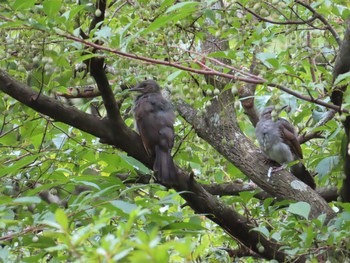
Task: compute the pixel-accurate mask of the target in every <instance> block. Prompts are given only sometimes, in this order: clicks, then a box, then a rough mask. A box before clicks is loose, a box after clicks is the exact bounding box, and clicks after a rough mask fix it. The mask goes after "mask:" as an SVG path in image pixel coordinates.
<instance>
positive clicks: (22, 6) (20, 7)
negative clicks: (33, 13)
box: [12, 0, 36, 11]
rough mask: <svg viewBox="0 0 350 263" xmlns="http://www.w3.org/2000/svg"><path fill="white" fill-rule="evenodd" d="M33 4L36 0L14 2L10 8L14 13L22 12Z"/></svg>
mask: <svg viewBox="0 0 350 263" xmlns="http://www.w3.org/2000/svg"><path fill="white" fill-rule="evenodd" d="M35 3H36V0H16V1H15V2H14V3H13V5H12V8H13V9H14V10H16V11H18V10H24V9H27V8H31V7H33V6H34V5H35Z"/></svg>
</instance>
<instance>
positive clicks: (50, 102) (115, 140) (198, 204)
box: [0, 70, 286, 261]
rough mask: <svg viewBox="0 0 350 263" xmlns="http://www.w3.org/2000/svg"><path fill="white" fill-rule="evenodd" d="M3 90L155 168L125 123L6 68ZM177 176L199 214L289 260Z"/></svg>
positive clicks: (198, 187)
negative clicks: (50, 93) (66, 100)
mask: <svg viewBox="0 0 350 263" xmlns="http://www.w3.org/2000/svg"><path fill="white" fill-rule="evenodd" d="M0 90H2V91H3V92H5V93H7V94H8V95H10V96H12V97H13V98H14V99H16V100H18V101H20V102H22V103H23V104H25V105H27V106H29V107H31V108H33V109H34V110H36V111H38V112H40V113H43V114H45V115H48V116H50V117H51V118H54V119H55V120H57V121H61V122H63V123H66V124H68V125H71V126H73V127H76V128H78V129H81V130H83V131H85V132H88V133H90V134H92V135H95V136H98V137H100V138H103V140H104V142H105V143H109V144H111V145H114V146H116V147H118V148H120V149H122V150H124V151H126V152H127V153H128V154H129V155H130V156H133V157H134V158H136V159H137V160H139V161H141V162H142V163H144V164H145V165H146V166H148V167H152V160H150V158H149V157H148V156H147V154H146V152H145V150H144V148H143V146H142V143H141V140H140V137H139V136H138V135H137V134H136V133H135V132H133V131H132V130H130V129H129V128H128V127H127V126H126V125H125V124H124V123H119V122H118V125H119V126H117V127H113V126H112V125H111V123H110V121H109V120H101V119H99V118H97V117H94V116H92V115H89V114H86V113H84V112H81V111H79V110H77V109H75V108H73V107H68V106H65V105H63V104H62V103H60V102H58V101H56V100H54V99H52V98H50V97H47V96H46V95H43V94H41V95H40V96H39V97H38V93H37V92H36V91H33V90H32V89H30V88H29V87H27V86H25V85H23V84H21V83H19V82H18V81H16V80H15V79H13V78H12V77H10V76H9V75H8V74H7V73H6V72H4V71H3V70H0ZM177 176H178V185H177V186H176V187H175V189H176V190H177V191H178V192H180V194H181V196H182V197H183V198H184V199H185V200H186V201H187V203H188V204H189V205H190V206H191V208H192V209H193V210H194V211H195V212H196V213H200V214H205V215H206V216H207V217H208V218H209V219H210V220H212V221H214V222H216V223H217V224H218V225H219V226H220V227H222V228H223V229H224V230H225V231H226V232H227V233H228V234H229V235H231V236H232V237H234V238H237V239H239V240H240V242H242V243H243V244H244V245H245V246H247V247H249V248H250V249H252V250H253V251H255V252H256V253H258V254H259V255H262V256H263V257H265V258H268V259H276V260H278V261H285V260H286V254H284V253H283V252H281V251H280V246H279V245H278V244H276V243H274V242H272V241H270V240H268V239H266V238H265V237H264V236H262V235H260V234H259V233H258V232H256V231H252V228H253V227H255V225H254V224H252V222H250V221H249V219H247V218H246V217H244V216H242V215H240V214H239V213H237V212H236V211H234V210H233V209H232V208H231V207H229V206H228V205H226V204H225V203H223V202H222V201H221V200H219V199H218V198H216V197H214V196H212V195H210V194H209V193H208V192H207V191H205V190H204V188H203V187H202V186H201V185H200V184H198V183H197V182H196V181H195V180H194V179H193V176H190V175H189V174H188V173H186V172H185V171H183V170H181V169H180V168H177ZM258 243H260V244H262V245H263V246H264V247H265V248H266V249H265V251H264V252H263V253H259V251H258V249H257V244H258Z"/></svg>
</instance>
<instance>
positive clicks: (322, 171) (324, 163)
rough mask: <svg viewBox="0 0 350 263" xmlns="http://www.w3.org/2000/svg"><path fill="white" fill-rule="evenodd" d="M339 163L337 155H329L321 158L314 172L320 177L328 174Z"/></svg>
mask: <svg viewBox="0 0 350 263" xmlns="http://www.w3.org/2000/svg"><path fill="white" fill-rule="evenodd" d="M338 163H339V156H329V157H325V158H323V159H322V160H321V161H320V162H319V163H318V164H317V166H316V169H315V170H316V172H317V173H318V176H319V177H320V179H322V178H323V177H324V176H325V175H327V174H329V173H330V172H331V171H332V170H333V169H334V168H335V167H336V166H337V165H338Z"/></svg>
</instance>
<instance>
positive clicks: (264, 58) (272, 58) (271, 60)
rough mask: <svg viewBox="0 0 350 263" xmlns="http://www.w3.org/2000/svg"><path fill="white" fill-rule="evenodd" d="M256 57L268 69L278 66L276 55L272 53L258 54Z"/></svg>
mask: <svg viewBox="0 0 350 263" xmlns="http://www.w3.org/2000/svg"><path fill="white" fill-rule="evenodd" d="M256 57H257V58H258V59H260V60H261V62H262V63H263V64H264V65H265V66H266V67H268V68H273V67H275V66H276V65H277V66H278V61H277V55H276V54H274V53H258V54H257V55H256Z"/></svg>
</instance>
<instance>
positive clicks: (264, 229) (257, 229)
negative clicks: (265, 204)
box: [252, 226, 270, 238]
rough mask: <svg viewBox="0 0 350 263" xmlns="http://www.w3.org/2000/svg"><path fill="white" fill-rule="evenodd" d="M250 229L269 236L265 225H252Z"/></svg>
mask: <svg viewBox="0 0 350 263" xmlns="http://www.w3.org/2000/svg"><path fill="white" fill-rule="evenodd" d="M252 230H254V231H257V232H259V233H261V234H263V235H264V236H265V237H267V238H268V237H270V232H269V230H268V229H267V228H266V227H265V226H259V227H254V228H253V229H252Z"/></svg>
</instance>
